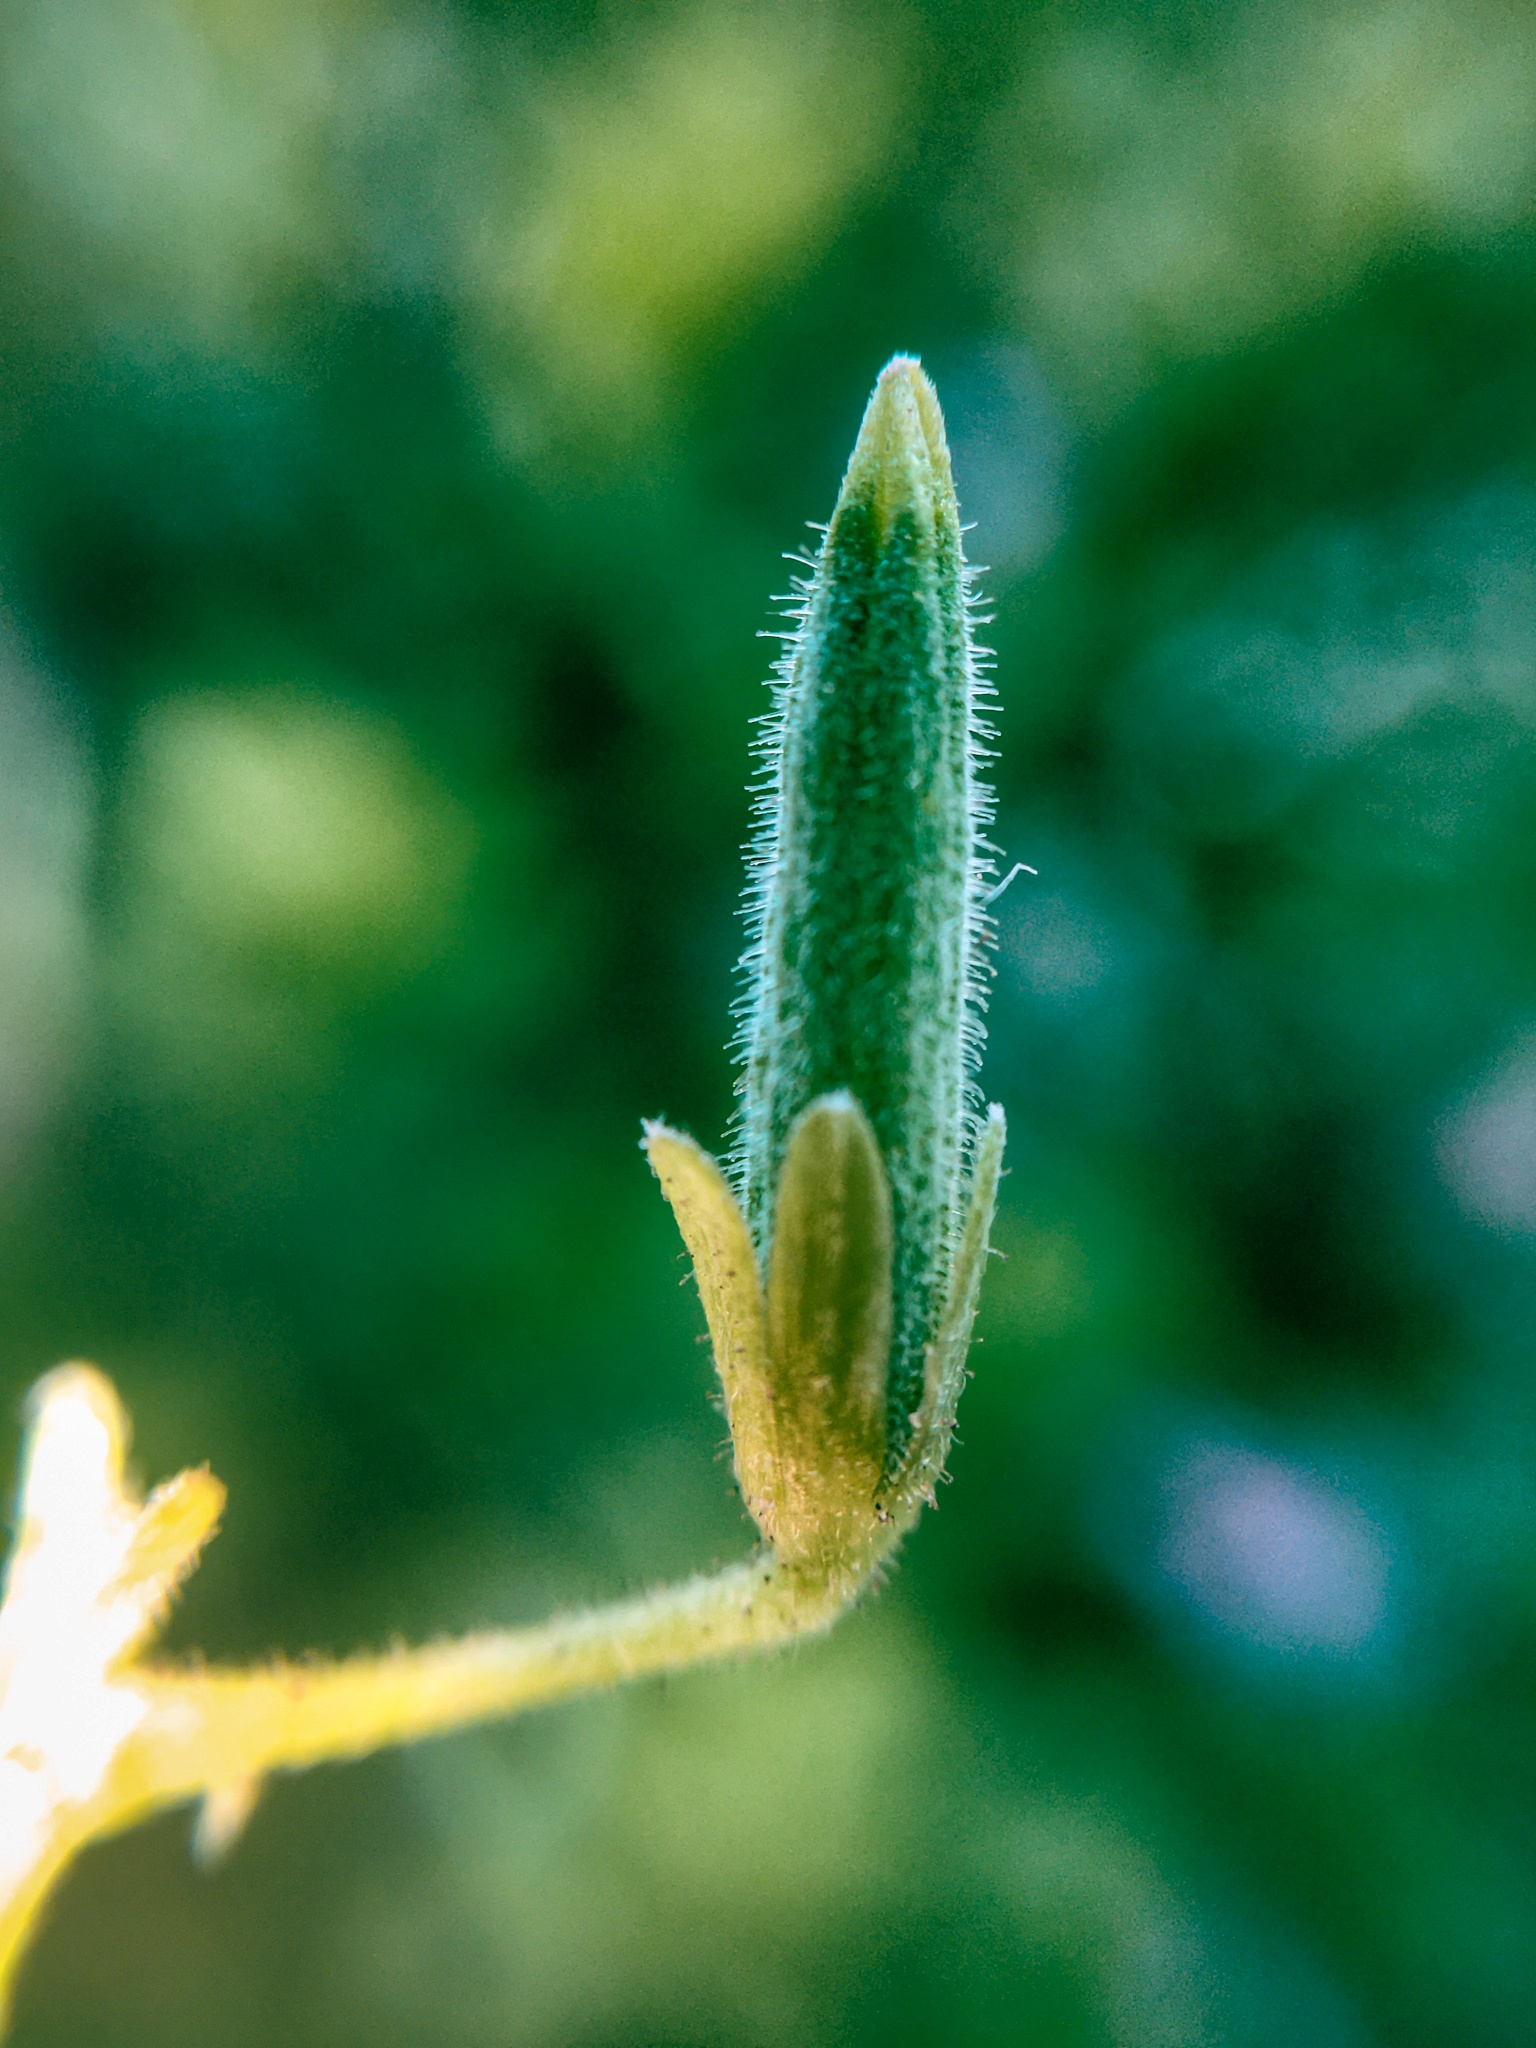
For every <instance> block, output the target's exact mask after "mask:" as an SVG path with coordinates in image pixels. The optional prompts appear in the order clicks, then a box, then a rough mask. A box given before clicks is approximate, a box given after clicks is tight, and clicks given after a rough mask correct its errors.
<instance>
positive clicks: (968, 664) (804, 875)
mask: <svg viewBox="0 0 1536 2048" xmlns="http://www.w3.org/2000/svg"><path fill="white" fill-rule="evenodd" d="M966 585H967V575H966V568H965V563H964V557H963V554H962V551H961V541H960V520H959V512H958V508H957V506H956V503H955V491H954V484H953V482H952V480H951V476H950V466H949V450H948V448H947V446H946V444H945V439H944V423H943V420H942V418H941V416H940V413H939V405H938V399H937V397H936V396H935V394H934V390H933V386H932V385H931V384H930V383H929V381H928V379H927V377H925V376H924V374H923V372H922V371H921V370H920V369H919V368H918V366H917V364H916V363H915V362H913V361H912V360H911V359H910V358H909V357H905V356H898V357H896V359H895V360H894V361H893V362H892V363H890V364H889V365H888V366H887V368H886V369H885V370H884V372H883V373H882V374H881V377H880V381H879V383H878V384H877V385H876V387H875V392H874V396H873V397H872V398H871V399H870V402H869V406H868V409H867V411H866V412H865V415H864V423H863V426H862V427H861V429H860V431H859V438H858V442H857V445H856V446H855V448H854V451H853V457H852V460H851V461H850V462H849V465H848V473H847V475H846V476H845V478H844V479H843V487H842V490H841V492H840V493H839V495H838V500H837V506H836V509H835V510H834V512H833V514H832V520H831V524H830V525H829V526H828V528H827V531H826V537H825V539H824V540H823V542H822V546H821V549H820V551H819V554H818V556H817V559H816V562H815V566H814V569H813V571H812V574H811V577H810V580H809V582H808V583H807V584H806V585H805V586H804V588H803V591H802V594H801V599H802V601H801V603H800V605H799V607H798V627H797V630H796V631H795V633H794V634H793V635H792V637H791V639H790V642H789V646H788V649H787V652H786V654H785V658H784V660H783V662H782V664H781V666H780V671H779V675H780V681H779V689H778V698H777V705H776V710H775V713H774V715H773V716H772V717H771V719H770V721H769V725H768V730H767V737H766V740H765V743H764V749H763V751H764V755H765V760H766V767H767V773H766V776H765V777H764V781H763V785H762V788H761V791H760V802H761V832H760V835H759V838H758V841H757V843H756V845H755V847H754V848H753V853H752V862H753V874H752V882H751V890H750V898H749V901H750V912H751V918H752V944H751V946H750V949H749V951H748V954H747V956H746V971H747V975H748V981H749V987H748V995H747V1002H746V1005H745V1017H744V1028H743V1032H742V1048H743V1053H744V1059H745V1072H744V1075H743V1080H742V1086H741V1109H740V1116H739V1135H738V1144H737V1150H736V1156H735V1161H734V1164H735V1167H736V1178H737V1184H738V1188H739V1191H740V1194H741V1197H742V1201H743V1204H744V1206H745V1209H746V1213H747V1220H748V1222H749V1224H750V1225H751V1228H752V1235H753V1241H754V1242H755V1244H756V1245H757V1248H758V1255H759V1257H760V1258H761V1259H762V1260H764V1261H765V1262H766V1261H767V1259H768V1257H769V1251H770V1247H771V1244H772V1241H773V1235H774V1229H775V1214H776V1210H775V1205H776V1201H777V1198H778V1187H779V1175H780V1173H781V1171H782V1169H783V1164H784V1156H785V1148H786V1145H787V1143H788V1139H789V1133H790V1131H791V1129H792V1128H793V1127H794V1124H795V1121H796V1119H797V1118H798V1117H799V1116H800V1115H801V1114H802V1112H803V1111H804V1109H805V1107H806V1105H807V1104H808V1103H810V1102H812V1101H814V1100H815V1099H816V1098H817V1097H818V1096H820V1095H825V1094H829V1093H831V1092H833V1091H836V1090H839V1089H846V1090H848V1091H849V1092H850V1093H851V1094H852V1095H853V1096H854V1097H855V1098H856V1100H857V1101H858V1103H859V1104H860V1106H861V1107H862V1109H863V1110H864V1113H865V1115H866V1116H867V1117H868V1119H869V1122H870V1126H871V1128H872V1130H873V1131H874V1134H875V1142H876V1143H877V1145H878V1146H879V1148H880V1152H881V1155H882V1157H883V1159H884V1161H885V1166H886V1171H887V1174H888V1175H889V1178H890V1187H891V1214H892V1229H893V1234H894V1249H893V1286H894V1303H893V1332H892V1355H891V1365H890V1374H889V1395H888V1430H889V1437H890V1446H891V1452H892V1455H893V1456H894V1455H896V1454H898V1453H899V1452H900V1450H901V1449H902V1448H903V1447H904V1445H905V1442H906V1438H907V1435H908V1433H909V1429H910V1423H909V1417H910V1415H911V1412H912V1410H913V1409H914V1407H915V1406H916V1404H917V1399H918V1396H919V1393H920V1391H921V1388H922V1384H923V1360H924V1355H925V1350H926V1347H927V1345H928V1344H929V1343H931V1341H932V1339H933V1336H934V1333H935V1330H936V1327H937V1323H938V1318H939V1315H940V1314H941V1312H942V1310H943V1306H944V1301H945V1296H946V1292H947V1288H948V1282H949V1276H950V1268H951V1264H952V1261H953V1257H954V1249H955V1239H956V1233H957V1231H958V1229H959V1225H960V1217H961V1210H962V1203H963V1197H964V1188H965V1179H966V1173H967V1167H968V1162H969V1153H970V1150H971V1144H972V1138H973V1128H974V1109H975V1104H974V1100H973V1092H972V1089H971V1086H970V1076H971V1072H972V1070H973V1068H974V1065H975V1061H976V1055H977V1050H978V1047H979V1043H980V1038H981V1024H980V1010H981V992H982V991H981V969H980V965H979V953H980V946H981V941H982V937H983V929H984V914H983V909H982V905H983V901H984V884H983V876H982V867H981V860H980V850H981V849H982V846H983V842H981V840H980V837H979V834H980V826H981V823H982V820H983V817H984V815H985V811H986V797H985V793H984V792H983V790H982V788H981V786H980V783H979V780H978V776H977V754H978V747H979V740H980V737H981V735H982V734H983V732H984V731H985V728H984V727H983V726H982V725H981V723H980V721H979V718H978V713H977V698H978V696H979V695H980V694H981V693H982V692H983V690H984V689H985V687H986V686H985V684H984V683H982V682H981V681H980V680H979V679H978V675H977V661H976V653H975V648H974V646H973V643H972V639H971V634H970V630H969V618H968V605H967V589H966Z"/></svg>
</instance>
